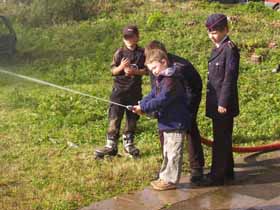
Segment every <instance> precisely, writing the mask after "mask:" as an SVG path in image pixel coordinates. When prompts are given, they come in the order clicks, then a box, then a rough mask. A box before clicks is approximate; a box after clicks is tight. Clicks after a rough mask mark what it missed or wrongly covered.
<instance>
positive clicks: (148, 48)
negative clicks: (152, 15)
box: [145, 40, 167, 55]
mask: <svg viewBox="0 0 280 210" xmlns="http://www.w3.org/2000/svg"><path fill="white" fill-rule="evenodd" d="M153 49H160V50H162V51H163V52H165V53H167V50H166V48H165V46H164V44H163V43H162V42H160V41H158V40H153V41H151V42H150V43H149V44H148V45H147V46H146V47H145V55H146V54H148V53H149V51H151V50H153Z"/></svg>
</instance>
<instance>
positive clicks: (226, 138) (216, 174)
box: [210, 118, 234, 181]
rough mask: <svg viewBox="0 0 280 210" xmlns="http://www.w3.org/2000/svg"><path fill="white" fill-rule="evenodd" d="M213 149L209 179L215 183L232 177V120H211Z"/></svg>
mask: <svg viewBox="0 0 280 210" xmlns="http://www.w3.org/2000/svg"><path fill="white" fill-rule="evenodd" d="M212 121H213V137H214V139H213V147H212V165H211V171H210V174H211V177H212V179H213V180H216V181H223V180H224V179H226V178H227V177H230V176H233V167H234V160H233V153H232V131H233V118H224V119H212Z"/></svg>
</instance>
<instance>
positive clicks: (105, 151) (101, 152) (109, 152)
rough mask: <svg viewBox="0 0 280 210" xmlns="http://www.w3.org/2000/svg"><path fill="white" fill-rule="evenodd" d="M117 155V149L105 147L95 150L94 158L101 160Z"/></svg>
mask: <svg viewBox="0 0 280 210" xmlns="http://www.w3.org/2000/svg"><path fill="white" fill-rule="evenodd" d="M117 154H118V148H116V147H109V146H105V147H103V148H100V149H97V150H95V158H96V159H103V158H104V157H105V156H110V157H112V156H116V155H117Z"/></svg>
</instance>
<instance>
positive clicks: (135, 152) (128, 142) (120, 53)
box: [95, 25, 147, 158]
mask: <svg viewBox="0 0 280 210" xmlns="http://www.w3.org/2000/svg"><path fill="white" fill-rule="evenodd" d="M138 41H139V31H138V28H137V26H135V25H128V26H126V27H125V28H124V29H123V42H124V47H122V48H119V49H118V50H117V51H116V52H115V54H114V57H113V62H112V64H111V72H112V75H113V76H114V85H113V90H112V94H111V97H110V100H111V101H113V102H116V103H120V104H123V105H131V104H137V102H138V101H139V100H141V98H142V88H141V85H142V75H144V74H147V70H146V68H145V66H144V63H145V56H144V49H143V48H140V47H139V46H138V45H137V43H138ZM124 113H126V124H125V128H124V132H123V146H124V151H125V153H127V154H129V155H131V156H133V157H137V156H139V153H140V152H139V149H138V148H136V147H135V145H134V132H135V129H136V122H137V120H138V118H139V116H138V115H137V114H135V113H133V112H131V111H129V110H127V109H126V108H124V107H121V106H117V105H114V104H110V107H109V128H108V131H107V143H106V145H105V147H103V148H100V149H97V150H96V151H95V155H96V157H98V158H103V157H104V156H115V155H117V153H118V139H119V135H120V126H121V121H122V118H123V115H124Z"/></svg>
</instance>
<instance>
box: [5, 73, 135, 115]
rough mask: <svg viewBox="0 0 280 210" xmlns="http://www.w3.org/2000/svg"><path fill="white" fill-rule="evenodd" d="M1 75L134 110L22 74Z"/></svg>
mask: <svg viewBox="0 0 280 210" xmlns="http://www.w3.org/2000/svg"><path fill="white" fill-rule="evenodd" d="M0 73H3V74H7V75H10V76H13V77H18V78H21V79H25V80H28V81H31V82H35V83H38V84H41V85H46V86H50V87H54V88H57V89H60V90H64V91H67V92H70V93H74V94H77V95H81V96H85V97H89V98H94V99H96V100H99V101H103V102H106V103H109V104H114V105H117V106H121V107H124V108H126V109H128V110H129V111H132V108H133V106H132V105H128V106H126V105H124V104H120V103H116V102H114V101H110V100H107V99H104V98H100V97H97V96H93V95H89V94H87V93H83V92H80V91H77V90H73V89H70V88H67V87H63V86H60V85H56V84H53V83H50V82H46V81H43V80H39V79H36V78H32V77H28V76H24V75H21V74H16V73H13V72H10V71H6V70H3V69H0Z"/></svg>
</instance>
